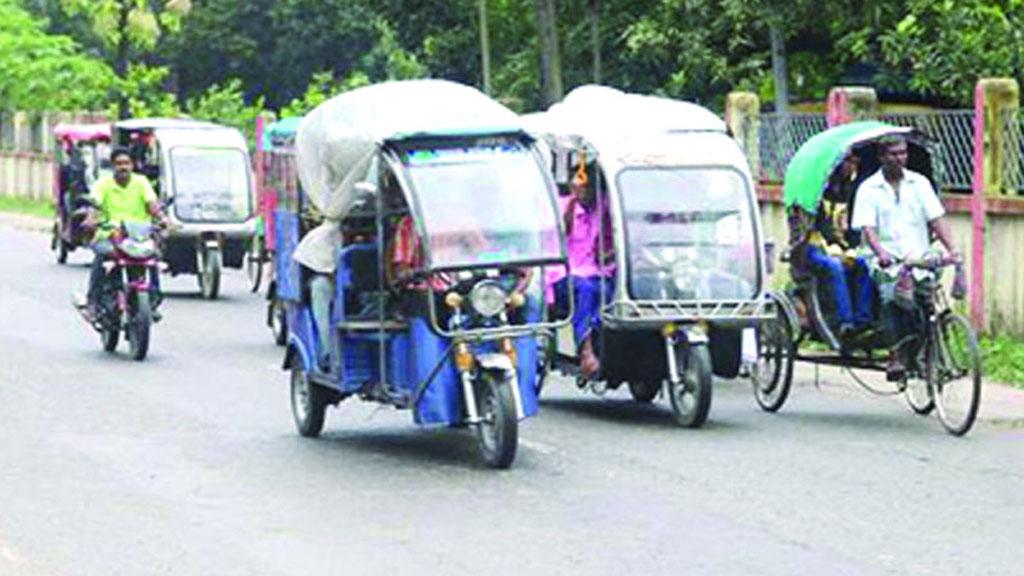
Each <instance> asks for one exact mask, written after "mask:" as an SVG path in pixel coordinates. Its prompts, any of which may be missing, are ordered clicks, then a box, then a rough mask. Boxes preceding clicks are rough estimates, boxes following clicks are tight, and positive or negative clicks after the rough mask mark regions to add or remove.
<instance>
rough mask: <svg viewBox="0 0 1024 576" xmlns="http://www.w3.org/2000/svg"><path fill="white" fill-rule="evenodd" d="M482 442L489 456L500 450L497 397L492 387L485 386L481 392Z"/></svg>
mask: <svg viewBox="0 0 1024 576" xmlns="http://www.w3.org/2000/svg"><path fill="white" fill-rule="evenodd" d="M479 394H480V399H479V402H478V403H479V405H480V410H479V417H480V424H479V426H480V442H481V444H482V446H483V449H484V451H485V452H487V453H488V454H493V453H494V452H497V450H498V434H499V432H498V424H497V420H498V419H497V406H496V404H497V397H496V396H495V395H494V394H492V393H491V387H490V386H483V387H482V388H481V390H480V392H479Z"/></svg>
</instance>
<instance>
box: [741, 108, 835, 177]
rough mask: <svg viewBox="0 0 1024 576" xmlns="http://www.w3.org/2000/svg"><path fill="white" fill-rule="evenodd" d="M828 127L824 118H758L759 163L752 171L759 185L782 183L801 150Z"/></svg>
mask: <svg viewBox="0 0 1024 576" xmlns="http://www.w3.org/2000/svg"><path fill="white" fill-rule="evenodd" d="M827 127H828V122H827V121H826V120H825V115H824V114H774V113H773V114H761V122H760V128H759V131H760V134H759V141H760V160H761V162H760V166H751V170H752V171H753V172H754V174H756V175H757V177H758V178H759V179H760V180H761V181H768V182H781V181H782V177H783V176H784V175H785V174H786V166H787V165H788V164H789V161H790V159H792V158H793V155H794V154H796V151H797V150H799V149H800V146H803V144H804V142H807V141H808V140H810V139H811V137H812V136H814V135H815V134H817V133H819V132H824V131H825V129H826V128H827Z"/></svg>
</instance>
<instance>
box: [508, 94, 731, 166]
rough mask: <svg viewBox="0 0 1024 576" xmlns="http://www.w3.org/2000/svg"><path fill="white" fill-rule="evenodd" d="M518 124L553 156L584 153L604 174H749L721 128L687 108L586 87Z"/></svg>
mask: <svg viewBox="0 0 1024 576" xmlns="http://www.w3.org/2000/svg"><path fill="white" fill-rule="evenodd" d="M522 120H523V123H524V124H525V125H526V127H527V130H528V131H530V132H531V133H532V134H534V135H535V136H537V137H539V138H541V139H542V140H543V141H544V142H545V144H546V145H547V146H548V147H549V148H551V149H552V151H553V152H554V153H555V154H565V153H573V152H576V151H579V150H585V151H586V152H587V153H588V155H590V157H594V156H595V155H596V156H599V157H600V158H601V161H602V164H604V165H605V167H606V169H613V170H618V169H619V168H621V167H625V166H633V165H637V166H659V165H660V166H669V165H671V166H711V165H730V166H735V167H737V168H738V169H739V170H741V171H743V172H744V173H748V172H749V167H748V165H747V160H746V158H745V157H744V155H743V152H742V151H741V150H740V148H739V146H738V145H737V144H736V142H735V141H734V140H733V139H732V138H731V137H730V136H729V135H728V133H727V132H726V127H725V123H724V122H723V121H722V120H721V119H720V118H719V117H718V116H716V115H715V114H714V113H713V112H711V111H710V110H707V109H706V108H703V107H701V106H699V105H697V104H693V103H689V102H680V101H676V100H671V99H667V98H660V97H655V96H641V95H638V94H627V93H625V92H621V91H619V90H616V89H613V88H607V87H603V86H584V87H581V88H577V89H576V90H574V91H573V92H571V93H570V94H569V95H568V96H567V97H566V98H565V100H564V101H562V102H559V103H558V104H555V105H554V106H552V107H551V108H549V109H548V110H547V111H546V112H536V113H533V114H526V115H524V116H523V117H522Z"/></svg>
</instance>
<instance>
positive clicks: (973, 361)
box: [927, 312, 981, 436]
mask: <svg viewBox="0 0 1024 576" xmlns="http://www.w3.org/2000/svg"><path fill="white" fill-rule="evenodd" d="M927 373H928V383H929V387H930V388H931V389H932V391H933V394H934V396H935V403H936V405H937V407H938V409H939V410H938V412H939V420H940V421H941V422H942V425H943V426H944V427H945V428H946V431H947V432H949V433H950V434H952V435H954V436H963V435H964V434H966V433H967V432H968V431H969V430H970V429H971V426H973V425H974V420H975V418H976V417H977V416H978V405H979V404H980V402H981V348H980V347H979V346H978V337H977V336H976V335H975V333H974V329H973V328H971V325H970V323H969V322H968V321H967V319H966V318H964V317H963V316H961V315H959V314H955V313H952V312H950V313H946V314H943V315H942V316H940V317H939V319H938V321H937V325H936V326H935V335H934V338H933V340H932V343H931V346H930V347H929V358H928V369H927Z"/></svg>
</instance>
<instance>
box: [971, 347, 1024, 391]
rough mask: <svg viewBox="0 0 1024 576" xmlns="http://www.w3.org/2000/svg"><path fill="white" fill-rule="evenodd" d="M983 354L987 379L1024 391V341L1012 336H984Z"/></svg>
mask: <svg viewBox="0 0 1024 576" xmlns="http://www.w3.org/2000/svg"><path fill="white" fill-rule="evenodd" d="M981 354H982V358H983V362H984V366H985V367H984V372H985V376H986V378H988V379H990V380H993V381H995V382H1003V383H1006V384H1010V385H1012V386H1015V387H1017V388H1021V389H1024V341H1021V340H1018V339H1015V338H1012V337H1010V336H1005V335H1001V336H984V337H982V339H981Z"/></svg>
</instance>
